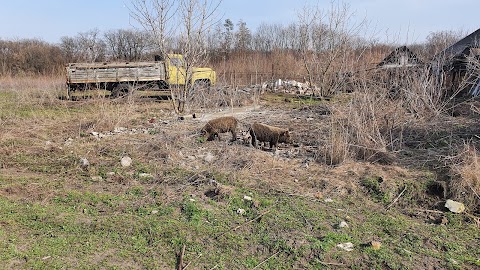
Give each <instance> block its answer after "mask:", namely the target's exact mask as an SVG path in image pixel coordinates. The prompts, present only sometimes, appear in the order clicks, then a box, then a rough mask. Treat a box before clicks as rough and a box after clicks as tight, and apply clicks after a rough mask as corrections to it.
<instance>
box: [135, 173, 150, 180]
mask: <svg viewBox="0 0 480 270" xmlns="http://www.w3.org/2000/svg"><path fill="white" fill-rule="evenodd" d="M138 177H140V178H143V179H146V178H153V175H151V174H149V173H139V174H138Z"/></svg>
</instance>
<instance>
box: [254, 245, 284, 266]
mask: <svg viewBox="0 0 480 270" xmlns="http://www.w3.org/2000/svg"><path fill="white" fill-rule="evenodd" d="M278 253H280V250H279V251H277V252H275V253H274V254H272V255H271V256H270V257H268V258H266V259H265V260H263V261H262V262H261V263H259V264H257V265H256V266H255V267H254V268H252V270H253V269H257V267H259V266H260V265H262V264H264V263H265V262H267V261H268V260H270V259H271V258H273V257H274V256H276V255H277V254H278Z"/></svg>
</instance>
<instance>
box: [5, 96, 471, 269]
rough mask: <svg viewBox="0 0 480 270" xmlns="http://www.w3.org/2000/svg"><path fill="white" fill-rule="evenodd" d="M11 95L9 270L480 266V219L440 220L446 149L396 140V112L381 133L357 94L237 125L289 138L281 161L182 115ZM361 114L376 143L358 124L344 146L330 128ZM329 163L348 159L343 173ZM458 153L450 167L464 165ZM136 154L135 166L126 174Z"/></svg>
mask: <svg viewBox="0 0 480 270" xmlns="http://www.w3.org/2000/svg"><path fill="white" fill-rule="evenodd" d="M0 97H5V99H2V98H0V106H2V107H1V109H2V110H0V116H1V117H0V119H1V121H2V122H1V124H2V129H0V224H1V225H2V226H0V264H1V265H3V266H4V267H5V268H7V269H60V268H75V269H78V268H80V269H83V268H85V269H88V268H92V267H93V268H105V269H142V268H147V269H171V268H178V264H179V261H180V258H182V261H183V263H184V265H183V266H186V265H187V264H189V267H190V268H192V269H212V268H215V269H252V268H255V267H256V268H257V269H259V268H261V269H338V268H340V267H343V268H352V269H371V268H377V269H383V268H391V269H428V268H432V267H436V268H447V269H456V268H458V269H475V268H478V266H479V265H480V262H479V260H478V258H479V257H480V247H479V241H478V240H479V239H478V235H479V227H478V225H477V222H478V213H476V212H473V210H470V209H469V211H468V212H467V213H461V214H455V213H450V212H447V211H446V210H445V209H443V208H442V207H441V206H442V204H444V200H445V199H446V198H445V197H446V196H448V195H449V191H452V190H451V187H449V186H448V185H446V183H445V182H444V178H442V177H440V173H439V171H437V170H436V169H435V168H438V166H440V165H442V166H444V164H440V165H439V164H438V163H433V161H436V160H439V159H438V156H431V155H430V154H431V153H433V152H432V151H433V150H435V151H436V150H438V149H436V148H430V147H429V149H425V148H421V147H423V146H422V145H421V144H419V143H418V142H417V140H418V138H416V137H414V136H413V135H411V136H405V137H404V138H403V139H402V140H403V141H400V140H399V139H398V138H395V135H396V134H398V133H396V132H399V130H401V129H400V128H401V126H397V125H396V122H395V123H394V124H392V123H391V122H389V121H390V120H391V119H393V118H395V117H394V115H393V116H392V115H388V114H386V113H387V112H388V111H387V110H385V111H382V110H372V111H370V112H369V114H366V115H375V116H380V117H379V118H375V119H383V120H381V121H382V122H374V120H372V119H373V118H372V119H370V118H369V117H365V118H362V117H364V116H366V115H363V116H362V115H361V111H359V110H361V109H362V106H361V104H362V103H361V102H358V101H357V102H355V103H351V102H352V100H353V99H354V98H355V96H353V95H349V96H347V97H342V98H343V99H342V100H338V101H336V100H332V101H326V100H322V101H317V100H312V101H306V100H297V98H296V97H293V96H285V95H282V96H280V95H266V96H264V99H263V102H264V103H263V104H260V105H262V106H263V108H262V110H261V111H255V110H253V111H247V112H242V113H240V114H238V115H236V117H238V118H239V119H240V120H241V121H242V124H245V125H247V124H248V123H250V122H253V121H259V122H265V123H267V124H269V123H272V124H275V125H278V126H285V127H287V126H288V127H289V128H291V129H292V134H293V135H294V138H295V143H292V144H285V145H281V146H279V147H278V149H277V151H264V150H262V149H256V148H253V147H250V146H248V144H244V143H242V142H238V141H237V142H227V141H212V142H203V141H202V139H201V138H199V137H198V136H196V135H195V133H196V132H197V131H198V130H199V129H200V128H201V127H202V126H204V124H205V121H203V120H202V119H200V118H195V119H193V118H192V119H183V120H179V119H178V117H177V116H176V115H173V114H171V113H170V112H168V111H165V110H166V108H169V106H171V105H170V103H169V101H158V100H156V101H149V102H147V101H145V100H142V99H140V98H132V99H122V100H110V99H103V98H95V99H85V100H81V101H77V102H73V101H65V100H59V99H56V98H49V96H46V95H44V94H42V91H40V90H38V89H36V90H32V93H31V94H29V95H26V94H21V95H20V93H19V92H18V91H16V90H15V89H13V90H11V91H6V90H2V91H1V92H0ZM285 98H289V99H290V101H291V102H288V101H286V100H285ZM388 102H391V101H388ZM285 104H291V105H289V106H285ZM349 104H350V105H352V104H353V105H355V106H356V107H355V113H356V114H357V113H358V115H357V116H358V119H363V120H365V123H367V124H368V125H370V127H372V128H373V129H372V130H373V131H374V132H377V131H378V132H379V133H377V134H376V135H375V136H370V137H369V136H368V135H369V134H363V133H362V132H371V130H370V131H369V129H368V128H364V129H360V127H361V126H362V125H361V123H360V122H359V123H357V124H359V125H350V126H348V127H347V126H346V127H347V128H355V130H354V131H355V132H356V133H352V132H351V131H352V130H347V129H345V130H344V131H345V132H331V130H330V127H331V126H332V125H331V123H332V121H336V120H339V119H348V112H349V110H348V108H347V107H344V108H343V109H342V110H340V109H339V108H340V107H341V106H349ZM339 106H340V107H339ZM5 108H8V109H11V111H9V110H5ZM352 108H353V107H352ZM392 108H397V109H398V110H400V109H401V106H399V107H394V106H392ZM363 109H366V108H363ZM369 109H372V107H370V106H369ZM205 113H208V112H205ZM223 113H226V112H223ZM229 113H232V114H233V111H229ZM352 113H353V112H352ZM395 113H397V114H398V115H400V112H399V111H395ZM335 114H342V115H335ZM343 114H345V115H343ZM213 115H215V113H212V115H210V116H213ZM402 115H403V114H402ZM383 116H386V118H384V117H383ZM332 117H335V119H332ZM367 119H369V120H368V121H367ZM385 119H388V121H387V120H385ZM395 119H397V118H395ZM384 120H385V121H384ZM383 121H384V122H383ZM338 123H341V122H338ZM377 124H378V125H377ZM387 124H389V125H390V124H391V125H390V126H388V125H387ZM340 127H341V125H339V128H340ZM147 128H148V130H151V131H152V132H145V133H144V132H117V133H116V132H114V131H115V130H125V131H131V130H133V129H138V130H143V129H145V130H147ZM409 128H411V129H412V130H411V131H412V134H415V132H414V131H417V130H414V128H418V127H416V126H414V125H412V126H411V127H410V126H409ZM339 131H343V130H339ZM447 131H448V132H447ZM92 132H97V133H102V134H107V133H108V134H111V135H109V136H104V137H101V136H94V135H93V134H92ZM445 132H446V133H445V134H448V133H449V130H446V131H445ZM335 134H339V135H341V136H343V137H342V138H341V140H339V141H337V143H338V147H339V148H335V147H332V145H329V143H334V142H335V140H334V139H335V136H332V135H335ZM352 134H357V135H362V136H363V137H362V140H363V141H361V142H362V145H364V146H374V147H373V148H374V149H377V150H378V149H383V148H381V147H387V148H388V147H390V148H389V151H390V149H393V148H395V149H397V150H398V155H397V154H396V155H395V156H393V157H394V158H395V159H397V160H395V165H392V164H389V163H388V164H387V163H384V164H379V163H376V162H374V161H372V162H368V159H367V161H365V160H364V159H360V160H362V161H361V162H355V161H353V159H352V158H351V155H350V152H349V151H350V149H351V148H350V146H349V144H351V143H352V142H360V141H359V140H357V139H358V138H357V139H355V138H351V137H349V136H352ZM386 134H388V135H389V136H392V137H391V138H392V140H391V141H389V140H387V139H386V138H387V137H386V136H385V135H386ZM370 135H371V134H370ZM368 138H370V139H371V138H373V139H375V140H378V141H377V142H368V140H367V139H368ZM388 138H390V137H388ZM397 139H398V140H397ZM407 140H410V141H407ZM472 143H473V142H472ZM402 145H403V146H404V147H405V148H402V149H398V147H401V146H402ZM406 145H411V146H412V148H407V147H408V146H406ZM443 145H444V144H442V147H443ZM452 145H455V144H453V143H449V146H452ZM462 145H463V143H462ZM415 147H417V148H415ZM325 149H327V150H328V149H330V150H335V149H337V150H338V151H337V150H335V151H332V152H331V156H330V157H329V159H330V160H331V161H334V162H330V163H329V164H330V165H326V164H325V160H322V157H327V155H325V153H324V152H325V151H324V150H325ZM476 149H478V148H476ZM343 150H348V151H346V152H345V151H343ZM451 150H452V149H449V151H448V152H445V153H460V152H455V151H451ZM322 151H323V152H322ZM342 151H343V152H342ZM391 151H394V150H391ZM402 151H404V152H402ZM439 151H440V150H439ZM468 153H473V152H468ZM347 154H348V155H347ZM429 155H430V156H429ZM124 156H128V157H129V158H130V159H131V162H129V163H128V164H124V165H122V163H121V160H122V158H123V157H124ZM445 156H447V155H445ZM468 156H472V155H471V154H466V155H463V156H461V157H462V158H460V156H459V159H458V160H457V162H456V163H455V164H457V165H459V166H458V167H456V168H458V169H459V170H455V172H456V174H455V175H456V176H461V177H462V179H467V178H468V179H470V178H471V177H472V176H474V175H475V174H472V173H471V172H474V171H475V170H474V168H475V167H474V165H475V162H474V160H472V159H468V158H467V157H468ZM85 160H87V161H88V162H86V161H85ZM418 164H427V165H428V166H427V165H425V166H418ZM448 165H451V163H449V164H448ZM436 166H437V167H436ZM452 168H453V167H452ZM469 177H470V178H469ZM462 183H465V184H464V185H462V186H463V187H464V188H468V187H469V186H472V187H474V186H473V184H474V182H466V181H465V182H462ZM465 190H467V191H468V189H464V191H465ZM470 190H471V189H470ZM460 194H461V193H460ZM459 198H461V196H460V197H459ZM471 198H473V197H471ZM340 224H342V226H340ZM345 224H347V225H345ZM373 242H375V243H380V244H377V246H375V247H374V246H372V243H373ZM350 243H351V245H352V246H350ZM347 244H348V245H347ZM345 247H346V248H345Z"/></svg>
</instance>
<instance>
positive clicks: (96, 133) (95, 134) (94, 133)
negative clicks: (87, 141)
mask: <svg viewBox="0 0 480 270" xmlns="http://www.w3.org/2000/svg"><path fill="white" fill-rule="evenodd" d="M90 134H92V135H93V136H95V137H98V135H99V133H98V132H96V131H92V132H91V133H90Z"/></svg>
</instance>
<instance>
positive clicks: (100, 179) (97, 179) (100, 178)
mask: <svg viewBox="0 0 480 270" xmlns="http://www.w3.org/2000/svg"><path fill="white" fill-rule="evenodd" d="M102 180H103V178H102V177H101V176H100V175H95V176H92V181H96V182H99V181H102Z"/></svg>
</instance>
